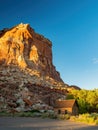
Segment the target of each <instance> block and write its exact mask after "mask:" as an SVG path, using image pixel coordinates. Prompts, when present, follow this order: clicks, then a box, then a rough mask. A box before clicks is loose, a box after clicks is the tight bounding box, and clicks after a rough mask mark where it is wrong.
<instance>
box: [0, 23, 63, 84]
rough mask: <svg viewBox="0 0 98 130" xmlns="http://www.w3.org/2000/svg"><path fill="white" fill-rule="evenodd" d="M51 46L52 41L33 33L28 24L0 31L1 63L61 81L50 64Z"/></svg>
mask: <svg viewBox="0 0 98 130" xmlns="http://www.w3.org/2000/svg"><path fill="white" fill-rule="evenodd" d="M51 48H52V43H51V42H50V41H49V40H48V39H46V38H44V37H43V36H42V35H39V34H37V33H35V32H34V30H33V29H32V28H31V27H30V25H29V24H19V25H17V26H15V27H13V28H11V29H5V30H3V31H1V32H0V64H1V65H4V64H5V65H17V66H19V67H20V68H22V69H30V70H31V71H35V73H36V74H38V75H39V76H45V77H50V78H53V79H55V80H57V81H61V82H62V80H61V78H60V75H59V73H58V72H57V71H56V70H55V67H54V66H53V64H52V50H51Z"/></svg>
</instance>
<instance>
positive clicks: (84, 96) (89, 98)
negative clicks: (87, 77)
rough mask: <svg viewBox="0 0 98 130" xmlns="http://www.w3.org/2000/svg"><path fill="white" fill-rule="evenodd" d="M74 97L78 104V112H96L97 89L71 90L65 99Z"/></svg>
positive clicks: (97, 107)
mask: <svg viewBox="0 0 98 130" xmlns="http://www.w3.org/2000/svg"><path fill="white" fill-rule="evenodd" d="M69 98H70V99H72V98H74V99H76V101H77V103H78V105H79V113H81V114H82V113H86V112H89V113H90V112H98V89H95V90H84V89H83V90H72V91H71V92H70V93H69V94H68V96H67V99H69Z"/></svg>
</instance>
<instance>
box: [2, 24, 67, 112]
mask: <svg viewBox="0 0 98 130" xmlns="http://www.w3.org/2000/svg"><path fill="white" fill-rule="evenodd" d="M68 87H69V86H68V85H67V84H64V82H63V81H62V79H61V78H60V75H59V73H58V72H57V71H56V69H55V67H54V65H53V63H52V43H51V42H50V41H49V40H48V39H46V38H45V37H44V36H42V35H39V34H38V33H36V32H35V31H34V30H33V29H32V28H31V27H30V25H29V24H22V23H21V24H19V25H17V26H15V27H13V28H11V29H4V30H1V31H0V104H1V105H0V111H2V110H11V109H12V108H13V109H15V110H16V111H24V110H28V109H35V108H39V109H43V108H44V109H50V108H51V107H50V106H53V103H54V101H55V100H56V99H57V98H65V95H66V92H67V88H68ZM47 105H48V106H47Z"/></svg>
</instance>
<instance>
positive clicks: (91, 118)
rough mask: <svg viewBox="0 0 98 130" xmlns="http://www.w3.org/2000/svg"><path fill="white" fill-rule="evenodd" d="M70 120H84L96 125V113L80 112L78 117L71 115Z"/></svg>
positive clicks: (97, 122) (97, 120) (97, 116)
mask: <svg viewBox="0 0 98 130" xmlns="http://www.w3.org/2000/svg"><path fill="white" fill-rule="evenodd" d="M70 119H71V120H74V121H79V122H84V123H87V124H95V125H98V113H92V114H89V113H86V114H80V115H79V116H78V117H75V116H73V117H71V118H70Z"/></svg>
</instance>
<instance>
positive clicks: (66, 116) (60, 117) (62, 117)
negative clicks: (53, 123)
mask: <svg viewBox="0 0 98 130" xmlns="http://www.w3.org/2000/svg"><path fill="white" fill-rule="evenodd" d="M57 118H58V119H61V120H68V119H70V115H69V114H60V115H58V116H57Z"/></svg>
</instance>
